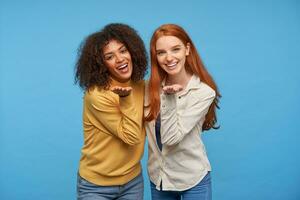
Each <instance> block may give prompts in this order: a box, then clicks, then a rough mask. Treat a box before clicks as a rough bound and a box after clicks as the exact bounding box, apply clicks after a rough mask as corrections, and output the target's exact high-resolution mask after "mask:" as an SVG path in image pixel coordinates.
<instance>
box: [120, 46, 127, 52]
mask: <svg viewBox="0 0 300 200" xmlns="http://www.w3.org/2000/svg"><path fill="white" fill-rule="evenodd" d="M127 51H128V50H127V49H126V48H125V47H124V48H122V49H121V50H120V52H121V53H126V52H127Z"/></svg>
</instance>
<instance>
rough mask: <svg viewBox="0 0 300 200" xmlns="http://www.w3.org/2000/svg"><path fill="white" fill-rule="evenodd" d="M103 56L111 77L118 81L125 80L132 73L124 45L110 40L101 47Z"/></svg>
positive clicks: (127, 79)
mask: <svg viewBox="0 0 300 200" xmlns="http://www.w3.org/2000/svg"><path fill="white" fill-rule="evenodd" d="M103 58H104V63H105V64H106V66H107V68H108V71H109V72H110V75H111V77H112V78H113V79H115V80H116V81H119V82H127V81H129V80H130V78H131V74H132V60H131V55H130V53H129V51H128V50H127V48H126V46H125V45H124V44H123V43H121V42H119V41H117V40H111V41H109V43H108V44H107V45H106V46H104V47H103Z"/></svg>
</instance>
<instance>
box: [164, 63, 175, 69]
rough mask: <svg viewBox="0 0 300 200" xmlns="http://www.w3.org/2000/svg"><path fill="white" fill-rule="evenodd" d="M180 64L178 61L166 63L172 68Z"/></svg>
mask: <svg viewBox="0 0 300 200" xmlns="http://www.w3.org/2000/svg"><path fill="white" fill-rule="evenodd" d="M177 64H178V62H172V63H170V64H166V66H167V67H168V68H170V69H174V68H175V67H176V65H177Z"/></svg>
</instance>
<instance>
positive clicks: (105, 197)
mask: <svg viewBox="0 0 300 200" xmlns="http://www.w3.org/2000/svg"><path fill="white" fill-rule="evenodd" d="M143 196H144V180H143V175H142V173H141V174H140V175H138V176H137V177H136V178H134V179H133V180H131V181H129V182H128V183H126V184H124V185H117V186H100V185H95V184H93V183H90V182H88V181H87V180H85V179H83V178H82V177H80V175H79V174H78V177H77V200H110V199H116V200H142V199H143Z"/></svg>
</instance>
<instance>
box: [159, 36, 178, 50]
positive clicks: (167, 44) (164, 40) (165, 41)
mask: <svg viewBox="0 0 300 200" xmlns="http://www.w3.org/2000/svg"><path fill="white" fill-rule="evenodd" d="M176 45H184V44H183V43H182V42H181V40H180V39H179V38H178V37H175V36H161V37H160V38H158V40H157V41H156V49H166V48H171V47H174V46H176Z"/></svg>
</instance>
